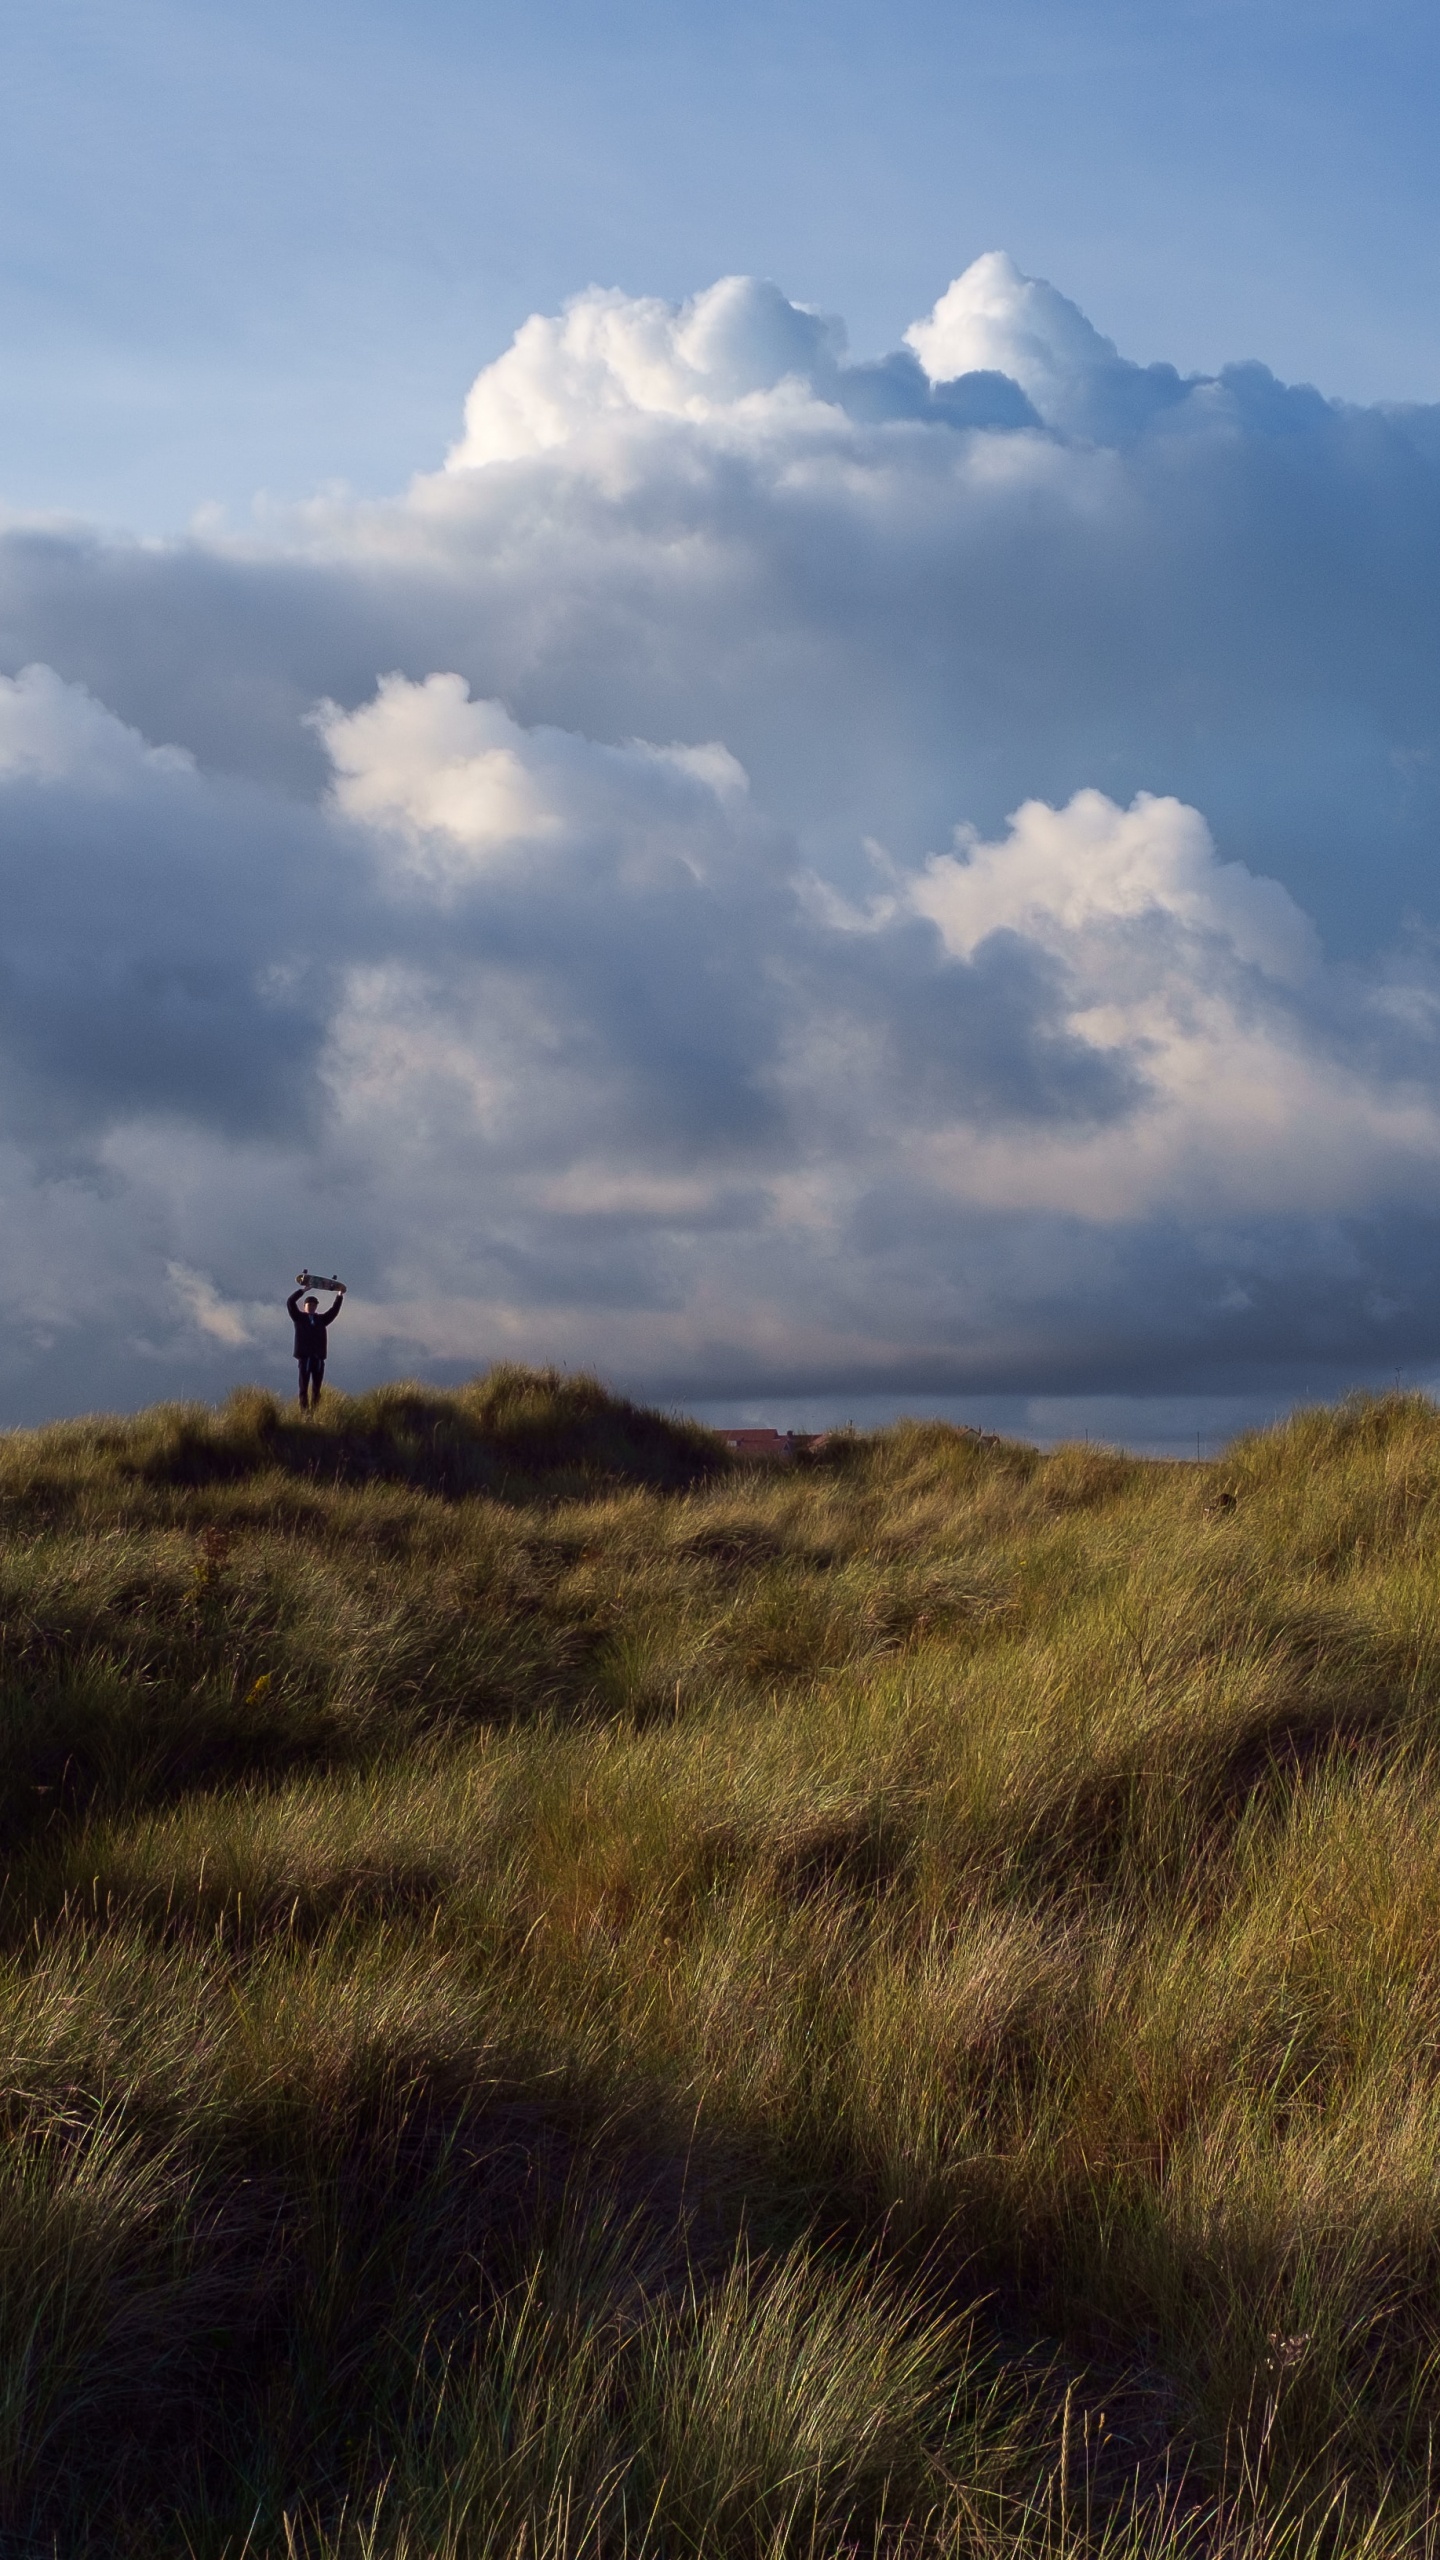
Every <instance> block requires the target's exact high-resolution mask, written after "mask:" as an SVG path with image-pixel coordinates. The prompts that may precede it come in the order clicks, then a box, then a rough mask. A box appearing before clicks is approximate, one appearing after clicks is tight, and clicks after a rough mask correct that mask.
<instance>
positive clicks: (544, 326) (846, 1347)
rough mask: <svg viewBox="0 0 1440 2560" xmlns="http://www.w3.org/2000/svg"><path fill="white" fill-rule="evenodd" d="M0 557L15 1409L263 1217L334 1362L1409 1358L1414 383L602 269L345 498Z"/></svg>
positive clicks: (681, 1393) (222, 1352)
mask: <svg viewBox="0 0 1440 2560" xmlns="http://www.w3.org/2000/svg"><path fill="white" fill-rule="evenodd" d="M0 550H3V554H4V568H5V578H4V581H3V587H0V599H3V600H0V666H4V667H5V668H7V669H8V670H9V672H8V673H7V674H5V675H4V676H3V677H0V871H3V877H4V890H5V898H4V914H5V927H4V932H3V936H0V993H3V1005H0V1070H3V1072H0V1181H3V1185H4V1192H5V1207H6V1211H7V1214H6V1216H5V1219H4V1222H3V1228H0V1292H3V1300H4V1305H5V1309H6V1313H7V1316H8V1323H7V1326H6V1328H5V1333H4V1342H3V1347H0V1381H3V1403H4V1407H5V1411H6V1412H7V1414H8V1416H9V1418H12V1419H18V1418H26V1417H28V1416H31V1415H33V1414H38V1413H42V1412H47V1411H52V1410H63V1409H67V1408H70V1409H73V1408H75V1407H77V1406H83V1405H87V1404H93V1403H96V1402H105V1403H110V1402H114V1403H122V1404H123V1403H130V1402H135V1401H138V1400H140V1399H141V1398H144V1397H148V1396H151V1395H154V1394H156V1393H160V1392H164V1391H166V1390H167V1389H172V1388H174V1389H182V1388H183V1389H194V1388H201V1389H204V1390H206V1391H213V1390H214V1389H216V1388H218V1387H220V1386H223V1385H224V1384H225V1383H226V1382H227V1381H228V1380H230V1379H231V1378H233V1377H234V1376H236V1375H239V1374H246V1373H252V1372H254V1371H255V1370H256V1369H260V1370H262V1371H268V1372H269V1373H271V1374H274V1375H276V1376H277V1377H278V1376H282V1375H283V1374H284V1359H285V1348H286V1346H285V1339H284V1333H283V1328H282V1327H280V1326H277V1324H276V1321H275V1316H274V1301H275V1298H276V1295H277V1293H278V1294H280V1295H283V1286H284V1284H285V1282H286V1280H287V1278H288V1274H289V1273H290V1272H291V1271H292V1270H293V1269H294V1268H296V1267H297V1266H298V1264H299V1263H300V1262H301V1261H304V1260H309V1261H310V1262H312V1263H316V1264H320V1265H323V1266H324V1267H326V1268H331V1267H338V1268H341V1269H343V1270H344V1271H345V1273H346V1276H347V1278H348V1279H350V1280H351V1281H352V1284H353V1296H352V1300H351V1302H350V1304H349V1306H348V1307H347V1312H346V1319H345V1331H344V1343H345V1365H346V1371H347V1374H348V1375H349V1376H351V1377H353V1378H355V1379H356V1380H359V1379H360V1378H362V1377H368V1376H371V1375H378V1374H381V1373H383V1372H385V1371H387V1370H390V1369H393V1368H394V1367H396V1366H397V1365H398V1366H403V1367H405V1368H408V1369H412V1370H413V1369H419V1370H421V1371H422V1372H427V1373H430V1374H436V1375H451V1374H454V1373H455V1372H456V1371H457V1370H459V1369H466V1368H470V1367H473V1366H476V1365H479V1364H481V1363H483V1362H484V1361H486V1360H488V1359H490V1358H493V1357H495V1356H499V1355H503V1354H516V1355H519V1356H523V1357H527V1358H558V1359H564V1360H586V1361H593V1362H596V1363H598V1364H599V1365H600V1366H601V1367H603V1368H604V1369H606V1370H607V1371H609V1372H610V1373H611V1374H613V1375H616V1376H618V1377H620V1378H622V1379H623V1380H625V1381H626V1382H627V1383H629V1384H632V1385H634V1386H637V1387H640V1388H642V1389H644V1390H646V1391H649V1392H651V1393H655V1394H660V1395H668V1396H674V1397H677V1398H685V1399H688V1400H697V1399H700V1400H705V1399H710V1400H715V1399H732V1400H737V1401H738V1400H754V1399H763V1398H766V1397H769V1398H771V1399H774V1398H776V1397H780V1398H784V1397H804V1398H808V1399H818V1400H820V1401H821V1402H824V1400H826V1399H829V1400H831V1401H832V1402H836V1403H838V1404H839V1405H840V1406H841V1407H843V1406H844V1405H845V1404H846V1403H847V1401H848V1402H853V1401H854V1400H855V1399H856V1398H860V1397H864V1396H880V1397H889V1398H891V1399H893V1400H896V1401H900V1402H909V1401H915V1400H921V1399H933V1398H936V1397H948V1396H970V1397H976V1396H982V1397H983V1396H990V1397H1012V1398H1013V1397H1025V1396H1036V1395H1045V1396H1048V1397H1050V1398H1061V1399H1064V1398H1066V1397H1101V1398H1104V1397H1115V1396H1122V1397H1123V1396H1145V1395H1161V1394H1165V1395H1170V1396H1172V1397H1173V1396H1175V1395H1177V1394H1189V1395H1191V1396H1195V1397H1205V1396H1230V1397H1236V1396H1239V1397H1245V1396H1249V1397H1252V1398H1255V1399H1259V1400H1261V1401H1262V1402H1263V1401H1264V1400H1266V1399H1270V1400H1283V1399H1284V1398H1285V1397H1287V1396H1289V1395H1291V1394H1294V1393H1296V1392H1301V1391H1304V1390H1306V1389H1318V1390H1320V1391H1333V1390H1334V1389H1335V1388H1336V1387H1338V1386H1342V1385H1344V1384H1346V1383H1348V1382H1349V1380H1350V1379H1352V1378H1354V1377H1357V1376H1362V1375H1371V1374H1377V1373H1379V1372H1381V1371H1388V1370H1389V1369H1390V1368H1392V1367H1402V1368H1404V1369H1406V1370H1409V1371H1411V1372H1412V1373H1413V1372H1414V1371H1416V1370H1417V1369H1423V1368H1425V1367H1427V1366H1429V1365H1440V1325H1437V1320H1436V1314H1435V1308H1434V1300H1435V1292H1434V1290H1433V1286H1432V1269H1433V1252H1434V1237H1435V1230H1436V1226H1437V1222H1440V1219H1437V1213H1440V969H1437V966H1436V961H1435V956H1434V946H1433V928H1434V924H1435V922H1436V882H1435V877H1434V849H1435V846H1436V842H1437V826H1440V800H1437V772H1440V765H1437V746H1440V738H1437V729H1440V696H1437V692H1436V686H1435V667H1436V649H1437V641H1440V632H1437V630H1436V627H1435V625H1436V616H1437V610H1440V606H1437V598H1440V579H1437V574H1436V573H1437V568H1440V412H1435V411H1428V410H1425V411H1417V410H1398V409H1397V410H1366V411H1359V410H1355V409H1352V408H1346V407H1343V406H1341V405H1339V404H1335V403H1332V402H1328V401H1326V400H1325V399H1323V398H1322V397H1321V396H1320V394H1319V393H1317V392H1314V391H1311V390H1309V389H1305V388H1301V389H1298V390H1297V389H1293V388H1289V387H1287V386H1285V385H1283V384H1280V383H1279V382H1277V381H1275V380H1274V378H1273V377H1272V376H1271V375H1269V374H1268V373H1267V372H1266V371H1265V370H1264V368H1263V367H1261V366H1259V365H1257V364H1253V363H1246V364H1241V365H1237V366H1235V367H1233V368H1231V369H1229V370H1227V371H1226V372H1224V373H1222V374H1221V375H1219V376H1218V377H1214V378H1210V377H1189V378H1187V377H1182V376H1181V375H1179V374H1178V373H1176V372H1175V371H1174V370H1173V369H1172V368H1170V367H1167V366H1147V367H1141V366H1137V365H1133V364H1130V363H1128V362H1127V361H1126V360H1125V359H1124V358H1123V357H1122V356H1120V355H1119V354H1118V353H1117V351H1116V349H1115V348H1114V347H1113V345H1111V343H1110V342H1109V340H1107V339H1105V338H1104V337H1102V336H1101V335H1100V334H1099V333H1098V331H1096V330H1095V329H1094V328H1093V327H1092V326H1091V325H1090V323H1089V321H1088V320H1087V319H1086V318H1085V317H1084V316H1083V315H1082V314H1081V313H1080V312H1079V311H1078V310H1077V309H1076V308H1075V307H1074V305H1073V304H1071V303H1069V302H1068V301H1067V300H1066V299H1065V298H1064V296H1063V295H1062V294H1060V293H1058V292H1057V291H1056V290H1055V289H1054V288H1053V287H1052V286H1051V285H1049V284H1045V283H1041V282H1037V281H1035V280H1030V279H1026V278H1024V277H1022V276H1021V275H1020V274H1019V273H1018V272H1017V270H1016V269H1015V268H1014V266H1013V265H1012V263H1011V262H1010V261H1009V260H1008V259H1007V258H1005V257H1004V256H1002V255H999V254H994V255H989V256H986V257H983V258H980V259H978V260H977V261H975V262H974V264H972V265H971V266H970V267H969V268H967V269H966V271H965V272H964V273H963V274H962V275H961V276H960V277H959V278H958V279H957V280H956V281H955V282H954V283H953V284H951V285H950V286H949V287H948V289H947V290H946V291H945V292H944V293H943V294H942V295H941V296H940V298H939V300H938V301H937V303H936V305H935V307H934V309H933V311H932V312H931V313H930V314H929V315H928V317H926V318H924V319H921V320H918V321H916V322H915V324H914V325H913V326H912V327H911V328H910V329H909V330H908V331H907V332H906V335H905V341H904V344H903V345H902V346H901V347H900V348H899V349H898V350H897V351H896V352H894V353H893V354H891V355H889V356H886V357H884V358H881V359H879V360H874V361H858V360H852V358H851V357H850V355H849V354H848V352H847V348H846V342H845V336H844V331H843V329H842V327H841V326H840V324H839V323H838V322H837V321H835V320H832V319H828V318H825V317H823V316H821V315H817V314H816V313H814V312H810V311H807V310H803V309H800V308H798V307H797V306H796V305H794V304H792V303H790V302H789V301H787V300H786V298H785V297H784V296H783V294H781V293H780V292H779V290H778V289H777V288H776V287H775V286H773V285H770V284H765V283H761V282H756V281H755V280H753V279H744V278H729V279H726V280H725V281H723V282H722V283H720V284H717V285H715V286H712V287H711V288H710V289H709V290H708V291H706V292H703V293H700V294H698V295H697V296H696V297H695V298H694V300H693V301H691V302H689V303H687V304H685V305H683V306H680V307H678V308H677V307H675V306H671V305H668V304H664V303H661V302H658V301H653V300H636V299H629V298H626V297H624V296H622V295H620V294H618V293H613V292H606V291H600V290H592V291H590V292H588V293H585V294H582V295H580V296H579V297H578V298H577V299H576V300H575V301H574V302H573V303H572V304H571V305H570V306H569V307H568V308H567V309H566V310H565V311H564V312H563V313H561V314H560V315H558V316H557V317H536V318H534V319H532V320H530V321H528V322H527V323H526V324H525V326H524V327H523V328H522V329H521V330H520V332H519V333H518V335H517V337H516V339H515V341H514V343H513V345H512V346H511V347H510V348H509V349H508V350H507V351H506V352H505V353H504V354H503V355H501V356H500V357H499V358H498V359H497V361H496V362H495V363H493V364H491V365H489V366H488V367H487V368H486V369H485V370H484V371H483V372H482V373H481V374H480V376H479V378H478V379H477V381H476V383H475V385H474V387H473V389H472V391H471V394H470V396H469V399H468V401H467V403H466V409H465V416H464V421H463V429H462V432H461V434H460V436H459V438H458V440H457V442H456V444H455V446H454V448H453V450H452V451H451V453H450V455H449V456H448V458H447V459H446V461H445V463H444V466H443V467H442V468H441V469H439V470H437V471H433V472H431V473H429V474H426V475H422V476H421V477H420V478H418V479H417V480H416V481H415V482H414V483H413V484H412V486H411V487H410V489H409V490H408V491H406V492H404V493H402V494H401V495H399V496H397V497H396V498H395V499H394V500H393V501H391V502H388V503H386V504H383V505H363V506H362V505H358V504H351V503H348V502H346V501H345V500H344V499H343V498H340V497H333V496H332V497H328V498H326V499H324V500H321V501H317V502H316V503H315V504H314V505H313V506H311V507H309V508H307V509H305V510H303V511H300V512H299V513H296V514H292V515H289V516H287V517H285V518H283V519H277V520H274V521H271V522H267V523H263V524H262V525H261V527H260V529H259V530H258V531H257V530H251V531H247V532H245V533H243V534H240V533H235V534H230V533H226V532H224V531H223V530H218V529H212V530H209V531H207V532H206V533H204V534H199V533H197V534H196V535H195V536H194V537H193V538H192V539H191V540H189V541H187V542H185V543H178V544H172V545H155V544H147V545H143V546H142V545H138V544H137V545H129V544H126V543H124V542H121V541H116V540H102V539H101V538H100V537H99V536H97V535H95V534H93V533H91V532H88V531H87V530H85V529H84V528H75V527H70V526H64V525H44V526H41V525H37V524H34V523H13V522H12V523H11V524H10V525H9V526H8V528H7V529H6V530H5V531H4V532H3V534H0ZM336 1349H337V1355H338V1354H339V1351H340V1342H339V1337H338V1336H337V1344H336Z"/></svg>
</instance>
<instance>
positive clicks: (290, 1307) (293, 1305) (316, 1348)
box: [285, 1289, 342, 1360]
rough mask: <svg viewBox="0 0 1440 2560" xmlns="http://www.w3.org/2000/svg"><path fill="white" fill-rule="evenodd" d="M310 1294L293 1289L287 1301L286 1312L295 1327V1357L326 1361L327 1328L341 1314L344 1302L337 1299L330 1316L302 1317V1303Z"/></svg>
mask: <svg viewBox="0 0 1440 2560" xmlns="http://www.w3.org/2000/svg"><path fill="white" fill-rule="evenodd" d="M310 1294H311V1293H310V1291H308V1290H306V1289H292V1290H291V1292H290V1295H289V1297H288V1298H287V1299H286V1301H285V1312H286V1314H287V1315H288V1316H289V1318H290V1320H291V1322H292V1324H293V1325H294V1327H295V1357H296V1359H297V1360H323V1359H324V1357H325V1333H326V1328H327V1326H329V1325H332V1324H333V1323H334V1321H335V1319H336V1317H337V1316H338V1314H339V1313H340V1308H341V1304H342V1301H341V1300H340V1299H339V1298H337V1299H336V1301H335V1304H334V1306H333V1307H332V1308H331V1310H330V1313H329V1314H328V1316H321V1315H314V1316H307V1315H302V1314H301V1312H300V1301H301V1299H302V1298H304V1297H308V1296H309V1295H310Z"/></svg>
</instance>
